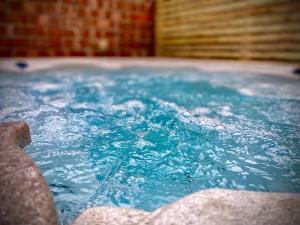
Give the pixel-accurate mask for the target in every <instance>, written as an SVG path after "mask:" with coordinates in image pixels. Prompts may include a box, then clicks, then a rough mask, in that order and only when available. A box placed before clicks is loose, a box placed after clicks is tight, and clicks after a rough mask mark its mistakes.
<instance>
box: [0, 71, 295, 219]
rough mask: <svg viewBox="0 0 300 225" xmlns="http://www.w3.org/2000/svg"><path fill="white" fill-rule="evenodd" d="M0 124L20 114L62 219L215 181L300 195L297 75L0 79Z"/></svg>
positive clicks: (95, 74) (96, 74) (168, 197)
mask: <svg viewBox="0 0 300 225" xmlns="http://www.w3.org/2000/svg"><path fill="white" fill-rule="evenodd" d="M0 98H1V100H0V121H12V120H24V121H26V122H27V123H28V124H29V127H30V130H31V135H32V144H31V145H29V146H28V147H27V148H26V149H25V151H26V152H27V153H28V154H29V155H30V156H31V157H32V158H33V160H34V161H35V162H36V163H37V165H38V167H39V168H40V169H41V171H42V172H43V175H44V177H45V178H46V180H47V181H48V183H49V186H50V188H51V190H52V193H53V195H54V199H55V203H56V207H57V211H58V214H59V217H60V221H61V222H62V223H63V224H67V223H68V222H70V221H71V220H72V219H74V217H75V216H77V215H78V214H79V212H81V211H83V210H84V209H85V208H87V207H93V206H99V205H113V206H119V207H130V208H139V209H144V210H147V211H152V210H155V209H156V208H158V207H160V206H162V205H164V204H166V203H169V202H173V201H175V200H177V199H179V198H181V197H183V196H185V195H188V194H190V193H192V192H196V191H198V190H202V189H206V188H212V187H218V188H229V189H240V190H254V191H267V192H278V191H280V192H300V175H299V172H300V80H299V79H298V80H297V79H288V78H282V77H274V76H258V75H253V74H243V75H240V74H227V73H204V72H199V71H196V70H192V69H190V70H187V69H185V70H175V69H174V70H172V69H137V68H130V69H123V70H99V69H76V70H72V69H68V70H53V71H46V72H37V73H29V74H9V73H2V74H0Z"/></svg>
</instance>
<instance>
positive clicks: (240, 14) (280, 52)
mask: <svg viewBox="0 0 300 225" xmlns="http://www.w3.org/2000/svg"><path fill="white" fill-rule="evenodd" d="M155 28H156V32H155V35H156V55H158V56H174V57H196V58H231V59H258V60H280V61H296V62H300V0H157V1H156V16H155Z"/></svg>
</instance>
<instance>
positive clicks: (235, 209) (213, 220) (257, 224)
mask: <svg viewBox="0 0 300 225" xmlns="http://www.w3.org/2000/svg"><path fill="white" fill-rule="evenodd" d="M133 215H137V217H135V216H133ZM87 224H89V225H96V224H97V225H100V224H101V225H108V224H110V225H115V224H116V225H129V224H130V225H240V224H247V225H270V224H272V225H298V224H300V194H295V193H294V194H293V193H264V192H250V191H233V190H226V189H208V190H204V191H199V192H197V193H194V194H191V195H189V196H187V197H185V198H183V199H181V200H179V201H177V202H174V203H171V204H168V205H166V206H164V207H161V208H159V209H157V210H155V211H154V212H152V213H147V212H142V211H138V212H137V211H136V210H134V209H121V208H109V207H100V208H94V209H88V210H87V211H85V212H83V213H82V214H81V215H80V216H79V217H78V219H76V220H75V222H74V223H73V224H72V225H87Z"/></svg>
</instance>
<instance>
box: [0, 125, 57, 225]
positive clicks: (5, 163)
mask: <svg viewBox="0 0 300 225" xmlns="http://www.w3.org/2000/svg"><path fill="white" fill-rule="evenodd" d="M30 141H31V139H30V133H29V128H28V126H27V124H26V123H23V122H8V123H0V201H1V204H0V224H1V225H31V224H32V225H56V224H58V222H57V216H56V211H55V208H54V204H53V200H52V196H51V193H50V192H49V189H48V186H47V184H46V182H45V181H44V179H43V177H42V175H41V173H40V171H39V170H38V169H37V167H36V166H35V164H34V162H33V161H32V159H31V158H30V157H28V156H27V155H26V154H25V153H24V152H23V150H22V148H23V147H25V146H26V145H27V144H29V143H30Z"/></svg>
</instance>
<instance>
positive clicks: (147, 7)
mask: <svg viewBox="0 0 300 225" xmlns="http://www.w3.org/2000/svg"><path fill="white" fill-rule="evenodd" d="M149 1H150V3H149ZM153 2H154V0H142V1H139V2H138V3H136V2H135V1H123V0H98V1H96V2H94V1H89V0H63V4H61V1H57V0H52V1H28V0H9V1H8V2H6V4H4V7H1V8H0V11H1V10H2V12H0V19H1V20H0V33H1V37H0V38H1V39H0V55H5V56H66V55H76V56H86V55H106V56H115V55H123V56H129V55H144V54H152V53H151V51H152V50H151V47H152V40H153ZM1 3H2V2H1V1H0V4H1ZM4 8H5V9H4ZM100 38H106V39H108V43H109V51H104V52H98V50H97V49H98V43H99V39H100ZM75 44H76V46H75ZM3 46H9V48H4V47H3ZM74 47H76V49H74Z"/></svg>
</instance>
